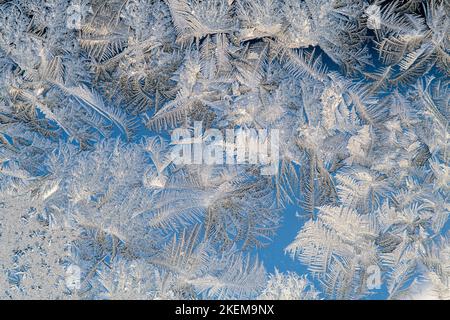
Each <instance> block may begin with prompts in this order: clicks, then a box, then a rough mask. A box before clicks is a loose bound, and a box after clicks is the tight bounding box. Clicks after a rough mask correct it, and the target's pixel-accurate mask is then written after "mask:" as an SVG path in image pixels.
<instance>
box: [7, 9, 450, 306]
mask: <svg viewBox="0 0 450 320" xmlns="http://www.w3.org/2000/svg"><path fill="white" fill-rule="evenodd" d="M449 11H450V5H449V2H448V1H445V0H427V1H423V0H398V1H383V0H376V1H370V0H108V1H103V0H102V1H100V0H91V1H88V0H70V1H69V0H11V1H9V0H0V299H38V298H42V299H204V298H208V299H243V298H245V299H365V298H370V297H371V295H372V294H374V293H378V294H380V292H381V294H382V295H383V297H384V298H389V299H411V298H435V299H450V280H449V279H450V239H449V237H448V230H449V228H448V215H449V209H450V205H449V202H448V200H449V199H448V196H449V187H450V186H449V179H450V178H449V175H450V168H449V158H448V139H449V134H448V129H449V128H448V124H449V96H450V95H449V77H448V76H449V65H450V52H449V50H450V49H449V48H450V46H449V44H450V38H449V34H450V18H449V16H450V14H449V13H450V12H449ZM195 121H201V122H202V124H203V127H204V129H208V128H214V129H218V130H221V131H223V132H224V131H225V130H226V129H234V128H249V129H266V130H271V129H277V130H279V132H280V146H279V152H280V156H279V159H280V162H279V170H278V172H277V174H276V175H274V176H265V175H261V174H260V169H261V168H260V167H259V166H258V165H251V164H246V165H236V166H230V165H205V164H202V165H175V164H174V163H173V157H172V155H171V151H170V150H171V145H170V142H169V139H168V136H169V135H170V134H171V132H172V130H173V129H175V128H180V127H182V128H186V129H188V130H193V124H194V122H195ZM287 205H289V206H292V205H293V206H297V207H298V208H299V209H298V211H300V212H301V216H302V219H299V220H298V228H299V231H298V234H297V237H296V238H295V239H291V243H290V245H289V246H288V247H287V248H286V254H287V255H290V256H291V257H292V258H293V259H295V260H296V261H297V263H298V265H299V266H303V267H304V268H305V270H307V271H305V272H306V274H297V273H295V272H292V271H289V272H288V271H285V272H280V271H278V270H275V271H274V272H273V273H270V271H266V270H265V268H264V265H263V261H260V259H258V258H257V254H256V253H257V252H258V251H260V250H264V247H267V246H268V245H270V243H271V242H272V241H276V239H277V237H279V236H280V228H281V227H282V226H283V216H284V215H287V214H291V213H290V212H289V211H287V210H285V208H286V206H287ZM281 230H282V229H281ZM266 250H271V249H270V247H269V248H268V249H266ZM377 275H378V276H379V279H375V280H374V276H377ZM374 284H375V286H374ZM376 285H378V287H377V286H376ZM380 286H381V289H380Z"/></svg>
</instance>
